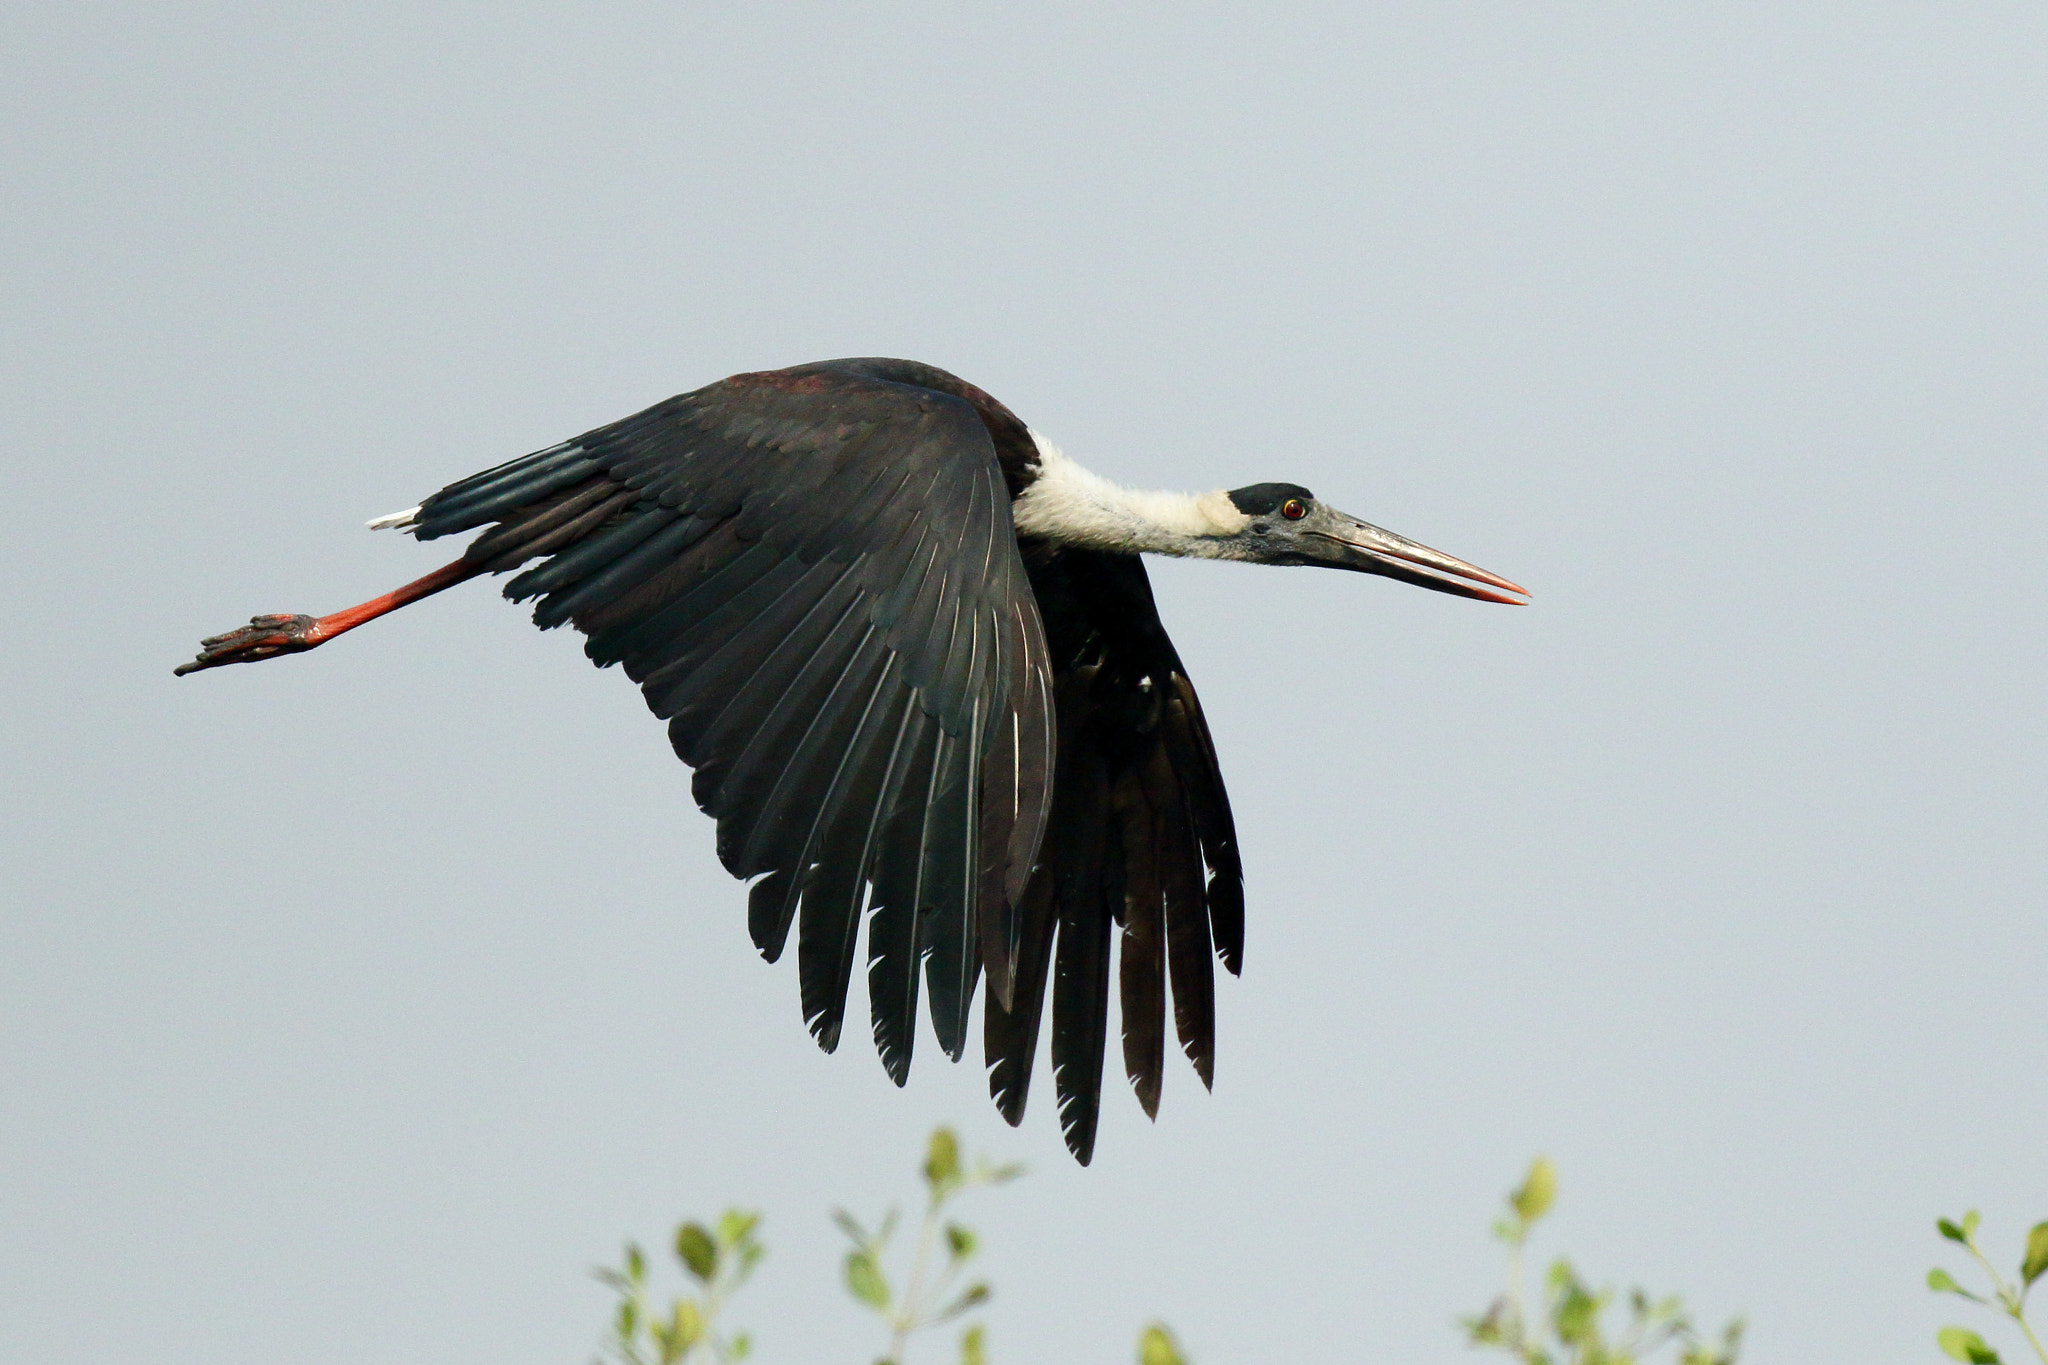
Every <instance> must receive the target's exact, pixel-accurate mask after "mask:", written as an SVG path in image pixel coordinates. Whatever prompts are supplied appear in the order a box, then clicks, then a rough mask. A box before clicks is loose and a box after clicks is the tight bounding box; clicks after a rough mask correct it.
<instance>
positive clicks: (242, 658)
mask: <svg viewBox="0 0 2048 1365" xmlns="http://www.w3.org/2000/svg"><path fill="white" fill-rule="evenodd" d="M326 639H327V635H326V633H325V632H324V631H322V630H321V629H320V623H319V622H318V621H316V620H314V619H313V618H312V617H310V616H289V615H272V616H252V617H250V618H249V624H248V625H246V626H243V627H242V628H241V629H240V630H231V631H229V632H228V633H227V634H225V635H209V636H207V637H206V638H205V639H204V640H201V641H200V642H199V657H198V658H196V659H194V660H193V661H192V662H191V663H189V664H179V665H178V666H177V667H176V668H174V669H172V670H171V671H172V673H173V674H175V675H176V676H178V677H180V678H182V677H184V676H185V675H186V674H187V673H197V672H199V670H201V669H203V668H219V667H221V666H222V665H223V664H253V663H258V662H260V661H262V660H264V659H270V658H275V657H276V656H278V655H280V654H300V653H303V652H305V651H306V650H309V649H311V648H313V647H314V646H315V645H318V644H321V643H323V642H324V641H325V640H326Z"/></svg>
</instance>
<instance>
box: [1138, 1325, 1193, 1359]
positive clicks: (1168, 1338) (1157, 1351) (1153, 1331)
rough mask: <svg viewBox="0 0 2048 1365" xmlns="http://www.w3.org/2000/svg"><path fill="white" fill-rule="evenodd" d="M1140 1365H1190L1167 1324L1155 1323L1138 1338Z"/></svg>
mask: <svg viewBox="0 0 2048 1365" xmlns="http://www.w3.org/2000/svg"><path fill="white" fill-rule="evenodd" d="M1138 1365H1188V1361H1187V1357H1186V1356H1184V1355H1182V1354H1181V1353H1180V1343H1179V1342H1177V1341H1175V1340H1174V1339H1173V1333H1171V1332H1169V1331H1167V1330H1166V1324H1165V1323H1163V1322H1155V1323H1153V1324H1152V1325H1151V1326H1149V1327H1147V1328H1146V1329H1145V1331H1144V1334H1143V1335H1141V1336H1140V1337H1139V1338H1138Z"/></svg>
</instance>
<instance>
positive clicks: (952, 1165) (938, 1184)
mask: <svg viewBox="0 0 2048 1365" xmlns="http://www.w3.org/2000/svg"><path fill="white" fill-rule="evenodd" d="M1022 1174H1024V1168H1023V1167H1022V1166H1017V1165H1008V1166H998V1165H996V1164H994V1163H993V1162H991V1161H989V1160H988V1159H987V1158H986V1157H982V1158H978V1159H977V1160H976V1161H975V1162H974V1164H973V1165H971V1166H963V1165H962V1164H961V1160H960V1140H959V1138H958V1137H956V1136H955V1135H954V1133H953V1130H952V1129H950V1128H939V1129H937V1130H935V1131H934V1132H933V1133H932V1136H931V1141H930V1142H928V1143H927V1144H926V1146H925V1158H924V1187H925V1204H924V1218H923V1220H922V1222H921V1223H920V1224H919V1226H918V1233H917V1242H916V1246H915V1248H914V1249H913V1251H912V1253H911V1258H910V1266H909V1269H908V1270H907V1271H906V1272H905V1275H904V1278H903V1281H902V1284H903V1288H902V1290H901V1292H900V1293H899V1292H898V1291H896V1290H894V1289H892V1288H891V1287H890V1282H889V1276H888V1274H887V1270H886V1267H885V1265H884V1262H885V1261H886V1259H887V1256H888V1251H889V1242H890V1239H891V1238H892V1237H894V1236H895V1234H896V1210H894V1209H891V1210H889V1212H888V1213H887V1214H886V1215H885V1216H884V1217H883V1219H882V1221H881V1223H880V1224H879V1225H877V1227H876V1228H875V1230H874V1231H872V1232H870V1231H869V1230H868V1229H867V1228H866V1227H864V1226H863V1225H862V1224H861V1222H860V1220H859V1219H857V1218H855V1217H854V1216H853V1215H852V1214H850V1213H848V1212H847V1211H846V1210H845V1209H834V1210H833V1211H832V1221H834V1222H835V1223H837V1224H839V1230H840V1231H841V1232H843V1233H845V1234H846V1236H847V1238H848V1240H850V1241H851V1242H852V1243H853V1245H852V1247H850V1248H849V1249H848V1250H847V1253H846V1289H847V1292H848V1293H850V1294H852V1295H853V1297H854V1298H855V1299H856V1300H858V1301H859V1302H860V1303H862V1304H863V1305H865V1306H866V1307H868V1308H869V1309H871V1310H873V1311H874V1312H875V1313H876V1314H877V1315H878V1316H879V1317H880V1318H881V1319H882V1321H883V1323H884V1324H885V1325H886V1326H887V1328H888V1331H889V1349H888V1352H887V1354H885V1355H883V1356H882V1357H881V1358H880V1360H878V1361H877V1362H876V1365H903V1357H904V1352H905V1351H906V1349H907V1348H908V1346H909V1343H910V1339H911V1337H912V1336H914V1335H915V1334H917V1333H918V1332H922V1331H925V1330H926V1329H928V1328H932V1327H940V1326H943V1325H945V1324H946V1323H949V1322H953V1321H955V1320H956V1319H958V1318H960V1317H962V1316H964V1315H965V1314H967V1313H971V1312H973V1311H974V1310H975V1309H977V1308H979V1307H981V1306H982V1305H983V1304H985V1303H987V1302H988V1300H989V1297H990V1296H991V1295H992V1294H993V1293H994V1292H995V1291H994V1290H993V1289H992V1288H991V1287H990V1286H989V1283H988V1281H987V1280H974V1281H973V1282H971V1283H969V1284H967V1285H966V1286H964V1287H962V1288H958V1289H957V1290H956V1288H955V1286H956V1285H958V1284H959V1282H960V1278H961V1275H962V1273H963V1272H964V1271H965V1270H966V1269H967V1264H968V1262H969V1261H971V1260H973V1259H974V1253H975V1250H976V1248H977V1247H978V1246H979V1245H980V1239H978V1238H977V1237H976V1236H975V1234H974V1232H973V1230H972V1229H970V1228H968V1227H966V1226H964V1225H962V1224H960V1223H957V1222H955V1221H953V1220H952V1218H951V1217H949V1211H950V1210H951V1208H952V1206H953V1202H954V1201H955V1200H956V1199H958V1198H959V1197H960V1196H961V1195H963V1194H966V1193H967V1192H968V1191H969V1190H977V1189H981V1188H983V1187H985V1186H990V1185H1007V1184H1008V1183H1009V1182H1011V1181H1012V1180H1015V1179H1016V1178H1017V1177H1018V1176H1020V1175H1022ZM986 1359H987V1356H986V1345H985V1333H984V1330H983V1328H982V1326H981V1325H980V1324H979V1323H976V1324H974V1325H972V1326H969V1327H968V1328H966V1330H965V1331H963V1332H962V1333H961V1334H960V1365H986Z"/></svg>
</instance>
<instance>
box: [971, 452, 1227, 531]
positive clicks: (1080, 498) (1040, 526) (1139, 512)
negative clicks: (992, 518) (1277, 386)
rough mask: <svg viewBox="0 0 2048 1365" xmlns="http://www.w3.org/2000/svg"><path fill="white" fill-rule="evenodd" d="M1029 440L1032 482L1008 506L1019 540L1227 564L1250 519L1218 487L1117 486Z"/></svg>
mask: <svg viewBox="0 0 2048 1365" xmlns="http://www.w3.org/2000/svg"><path fill="white" fill-rule="evenodd" d="M1031 440H1032V442H1033V444H1035V445H1036V446H1037V447H1038V477H1037V479H1036V480H1035V481H1033V483H1032V485H1031V486H1030V487H1029V488H1027V489H1025V490H1024V495H1023V496H1022V497H1020V498H1018V499H1017V500H1016V501H1015V502H1014V503H1012V504H1010V514H1011V516H1012V517H1013V518H1014V519H1015V521H1016V525H1017V534H1019V535H1025V536H1038V537H1040V538H1042V539H1045V540H1050V541H1054V542H1056V543H1058V544H1061V545H1075V546H1080V547H1083V548H1085V549H1090V550H1113V551H1117V552H1120V553H1123V554H1136V553H1138V552H1139V551H1150V552H1151V553H1153V554H1162V555H1193V556H1199V557H1201V558H1204V559H1230V558H1233V557H1234V556H1233V551H1234V549H1235V546H1236V541H1235V539H1234V538H1235V537H1236V535H1237V534H1238V532H1240V531H1242V530H1243V529H1244V528H1245V526H1246V524H1247V523H1249V522H1250V521H1251V518H1250V517H1247V516H1246V515H1245V514H1244V513H1242V512H1240V511H1238V510H1237V505H1236V504H1235V503H1233V502H1231V500H1230V497H1229V495H1228V494H1226V493H1225V492H1224V491H1223V490H1222V489H1220V488H1219V489H1217V490H1215V491H1213V492H1209V493H1154V492H1146V491H1144V490H1142V489H1136V488H1123V487H1120V486H1119V485H1117V484H1114V483H1111V482H1110V481H1109V480H1108V479H1105V478H1103V477H1102V476H1101V475H1100V474H1093V473H1090V472H1089V471H1088V470H1085V469H1083V468H1082V467H1081V466H1080V465H1078V464H1076V463H1075V462H1074V461H1073V460H1070V459H1068V458H1067V457H1066V456H1065V455H1063V454H1061V453H1060V450H1059V448H1058V447H1056V446H1054V445H1053V443H1052V442H1050V441H1048V440H1046V439H1045V437H1043V436H1041V435H1039V434H1038V433H1037V432H1035V431H1034V432H1032V433H1031Z"/></svg>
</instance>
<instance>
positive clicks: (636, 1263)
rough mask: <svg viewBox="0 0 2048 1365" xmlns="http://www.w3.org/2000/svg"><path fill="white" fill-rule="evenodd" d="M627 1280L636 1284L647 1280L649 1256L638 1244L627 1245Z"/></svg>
mask: <svg viewBox="0 0 2048 1365" xmlns="http://www.w3.org/2000/svg"><path fill="white" fill-rule="evenodd" d="M626 1278H627V1279H629V1280H633V1281H634V1282H636V1283H637V1282H638V1281H641V1280H644V1279H646V1278H647V1254H646V1253H645V1252H643V1251H641V1250H640V1244H639V1243H638V1242H628V1243H626Z"/></svg>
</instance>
